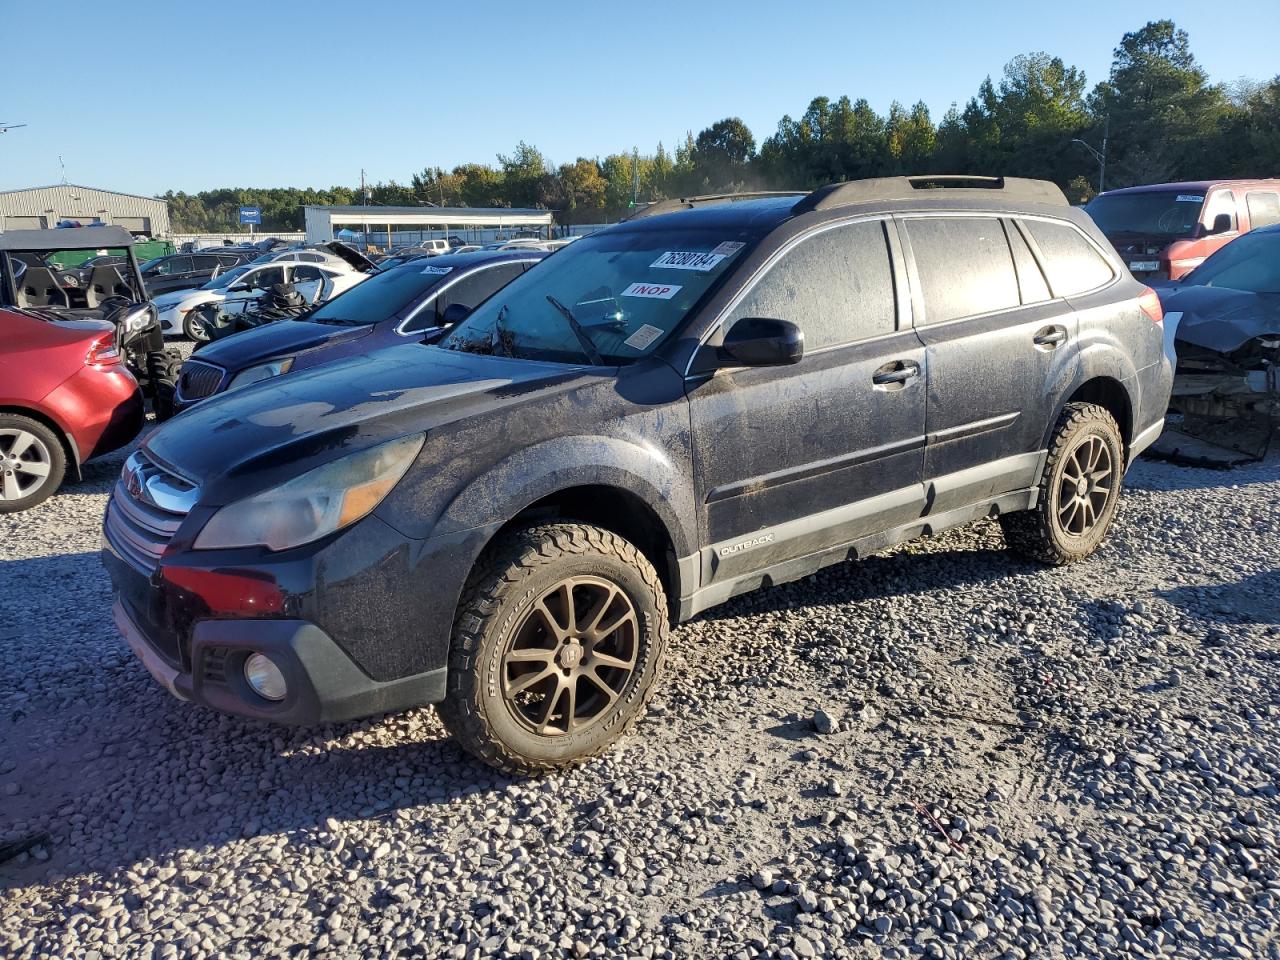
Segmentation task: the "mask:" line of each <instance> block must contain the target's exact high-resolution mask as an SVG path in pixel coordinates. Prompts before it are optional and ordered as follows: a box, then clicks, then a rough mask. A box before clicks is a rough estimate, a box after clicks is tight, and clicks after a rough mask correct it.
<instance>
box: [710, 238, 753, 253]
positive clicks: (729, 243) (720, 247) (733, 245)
mask: <svg viewBox="0 0 1280 960" xmlns="http://www.w3.org/2000/svg"><path fill="white" fill-rule="evenodd" d="M745 246H746V244H745V243H739V242H738V241H737V240H726V241H725V242H724V243H721V244H717V245H716V246H714V247H712V248H711V252H712V253H718V254H720V255H721V256H724V257H732V256H733V255H734V254H735V253H737V252H738V251H739V250H741V249H742V248H743V247H745Z"/></svg>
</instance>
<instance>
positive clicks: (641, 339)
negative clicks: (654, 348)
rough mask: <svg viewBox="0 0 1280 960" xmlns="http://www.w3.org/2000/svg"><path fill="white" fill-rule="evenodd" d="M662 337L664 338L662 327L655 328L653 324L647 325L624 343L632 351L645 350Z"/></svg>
mask: <svg viewBox="0 0 1280 960" xmlns="http://www.w3.org/2000/svg"><path fill="white" fill-rule="evenodd" d="M660 336H662V328H661V327H655V326H654V325H653V324H651V323H646V324H645V325H644V326H643V327H641V328H640V329H639V330H637V331H636V332H635V333H633V334H632V335H631V336H629V337H627V339H625V340H623V341H622V342H623V343H624V344H626V345H627V346H628V347H631V348H632V349H635V350H643V349H644V348H645V347H647V346H648V345H649V344H651V343H653V341H655V340H657V339H658V338H659V337H660Z"/></svg>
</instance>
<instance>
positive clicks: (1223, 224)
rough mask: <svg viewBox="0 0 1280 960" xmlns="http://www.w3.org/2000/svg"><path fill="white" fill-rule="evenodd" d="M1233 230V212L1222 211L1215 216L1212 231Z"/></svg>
mask: <svg viewBox="0 0 1280 960" xmlns="http://www.w3.org/2000/svg"><path fill="white" fill-rule="evenodd" d="M1230 230H1231V214H1229V213H1220V214H1218V215H1217V216H1216V217H1214V218H1213V226H1212V227H1210V228H1209V232H1210V233H1228V232H1230Z"/></svg>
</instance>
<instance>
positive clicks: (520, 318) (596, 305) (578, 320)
mask: <svg viewBox="0 0 1280 960" xmlns="http://www.w3.org/2000/svg"><path fill="white" fill-rule="evenodd" d="M642 223H643V221H642ZM740 234H742V231H741V230H739V229H736V228H733V229H728V230H726V229H719V230H717V229H711V228H699V229H692V228H685V229H675V228H672V227H666V228H658V229H654V228H650V229H644V228H643V227H642V226H641V227H639V228H631V229H626V228H621V229H612V230H602V231H601V232H600V233H597V234H593V235H591V236H589V237H584V238H583V239H582V240H579V241H578V242H577V243H575V244H572V245H571V246H569V247H566V248H565V249H564V250H562V251H561V252H560V253H558V254H556V256H554V257H548V258H547V259H546V260H544V261H542V262H541V263H539V264H538V265H537V266H536V267H534V268H533V269H531V270H527V271H525V272H524V273H523V274H522V275H521V276H519V277H517V278H516V279H515V280H513V281H512V282H511V284H510V285H509V286H507V287H506V288H504V289H503V290H502V292H501V294H500V295H498V296H494V297H492V298H490V299H489V300H488V301H486V302H485V303H484V304H482V305H481V306H480V307H479V308H477V310H476V311H475V313H473V314H472V315H471V316H469V317H468V318H467V319H466V320H464V321H463V322H462V323H460V324H458V326H457V327H456V328H454V330H453V332H452V333H450V334H449V336H448V337H446V338H445V339H444V340H442V341H441V343H440V346H441V347H442V348H444V349H448V350H465V351H468V352H472V353H493V354H498V355H503V356H513V357H520V358H525V359H530V360H549V361H553V362H559V363H581V362H583V361H588V362H595V361H594V358H593V354H595V355H598V356H599V358H600V360H601V362H603V363H605V364H608V365H614V364H624V363H631V362H633V361H635V360H637V359H639V358H640V357H643V356H646V355H648V354H650V353H652V352H653V351H654V350H656V349H657V348H658V346H659V345H660V344H661V343H662V342H663V341H665V340H666V339H667V338H669V337H670V336H671V335H672V333H673V332H674V331H675V330H676V329H677V328H679V327H680V326H681V325H682V324H683V323H684V321H685V318H686V317H688V316H689V314H690V312H691V311H692V310H693V308H694V307H695V306H696V305H697V304H698V302H699V301H700V300H702V298H703V296H704V295H705V294H706V293H707V292H708V291H709V290H711V289H712V287H714V286H715V285H716V284H717V282H718V281H719V280H720V279H721V278H722V277H724V276H725V275H726V274H727V273H728V272H729V270H730V269H732V266H733V265H734V264H735V263H737V262H738V261H740V260H741V259H742V257H743V255H744V254H745V253H746V252H747V250H748V248H749V247H750V245H751V244H752V243H753V242H754V241H755V240H757V239H758V237H757V236H754V235H745V234H744V235H740ZM429 262H430V261H428V263H429ZM404 269H412V265H409V266H406V267H405V268H404ZM566 314H567V316H566ZM569 317H572V318H573V319H572V320H570V319H569ZM575 324H576V325H577V327H578V329H579V331H580V333H581V337H582V338H583V339H585V340H586V341H587V343H586V344H585V345H584V343H583V342H582V339H580V337H579V334H578V333H575V329H574V327H575Z"/></svg>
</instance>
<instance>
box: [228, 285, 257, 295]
mask: <svg viewBox="0 0 1280 960" xmlns="http://www.w3.org/2000/svg"><path fill="white" fill-rule="evenodd" d="M252 289H253V287H252V286H251V285H250V284H247V283H233V284H232V285H231V286H229V287H227V293H248V292H249V291H250V290H252Z"/></svg>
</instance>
